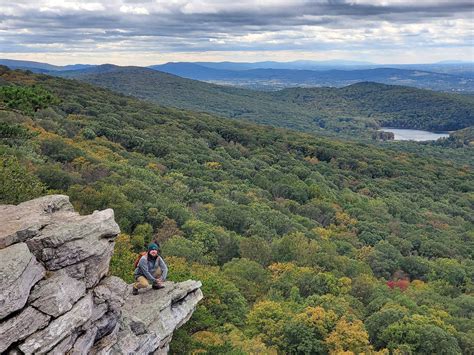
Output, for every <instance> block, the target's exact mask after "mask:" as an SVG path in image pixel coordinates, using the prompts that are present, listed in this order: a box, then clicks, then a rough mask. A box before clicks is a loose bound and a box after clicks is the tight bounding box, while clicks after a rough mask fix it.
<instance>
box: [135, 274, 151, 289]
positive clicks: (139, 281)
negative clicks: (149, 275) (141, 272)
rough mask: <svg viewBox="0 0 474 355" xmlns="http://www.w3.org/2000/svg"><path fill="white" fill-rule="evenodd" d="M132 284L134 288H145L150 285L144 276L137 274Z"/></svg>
mask: <svg viewBox="0 0 474 355" xmlns="http://www.w3.org/2000/svg"><path fill="white" fill-rule="evenodd" d="M134 286H135V288H146V287H148V286H150V283H149V282H148V280H147V279H146V277H144V276H139V277H138V278H137V282H135V285H134Z"/></svg>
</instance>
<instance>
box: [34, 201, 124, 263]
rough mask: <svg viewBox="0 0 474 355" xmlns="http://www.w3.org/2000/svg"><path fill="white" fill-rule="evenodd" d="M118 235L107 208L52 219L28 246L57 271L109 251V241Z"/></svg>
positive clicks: (111, 214) (112, 215)
mask: <svg viewBox="0 0 474 355" xmlns="http://www.w3.org/2000/svg"><path fill="white" fill-rule="evenodd" d="M118 233H120V229H119V227H118V225H117V223H115V220H114V211H113V210H111V209H108V210H104V211H95V212H94V213H93V214H92V215H89V216H74V217H72V218H69V219H67V220H55V221H53V222H52V223H51V224H49V225H47V226H46V227H44V228H43V229H42V230H41V233H39V234H38V235H37V236H35V237H33V238H30V239H28V240H27V244H28V247H29V248H30V250H31V252H32V253H33V254H34V255H35V256H36V257H37V258H38V260H40V261H42V262H43V263H44V264H45V266H46V268H47V269H48V270H58V269H61V268H64V267H66V266H69V265H73V264H77V263H79V262H81V261H83V260H85V259H88V258H90V257H94V256H101V255H103V254H104V252H105V251H107V250H109V251H110V249H111V245H110V242H111V241H112V240H113V238H115V237H116V236H117V235H118ZM112 248H113V246H112Z"/></svg>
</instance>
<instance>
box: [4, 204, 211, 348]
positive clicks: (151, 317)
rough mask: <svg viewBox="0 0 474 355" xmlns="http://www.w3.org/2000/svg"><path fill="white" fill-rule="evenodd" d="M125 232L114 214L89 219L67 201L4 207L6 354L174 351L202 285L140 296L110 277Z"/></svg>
mask: <svg viewBox="0 0 474 355" xmlns="http://www.w3.org/2000/svg"><path fill="white" fill-rule="evenodd" d="M119 232H120V230H119V227H118V225H117V223H116V222H115V220H114V213H113V211H112V210H110V209H109V210H104V211H95V212H94V213H92V214H91V215H87V216H81V215H79V214H78V213H76V212H74V209H73V207H72V205H71V203H70V202H69V198H68V197H67V196H63V195H52V196H45V197H42V198H39V199H35V200H32V201H28V202H24V203H21V204H19V205H17V206H11V205H7V206H0V353H6V354H70V355H72V354H77V355H78V354H117V353H127V354H128V353H138V354H141V353H153V352H155V353H160V354H165V353H166V352H167V350H168V348H169V342H170V341H171V338H172V335H173V331H174V330H175V329H176V328H177V327H179V326H181V325H182V324H183V323H184V322H185V321H187V320H188V319H189V317H191V315H192V313H193V311H194V308H195V307H196V305H197V303H198V302H199V300H200V299H201V298H202V293H201V290H200V286H201V283H200V282H198V281H186V282H182V283H173V282H167V283H166V288H165V289H162V290H152V289H151V288H150V289H148V290H141V291H140V294H139V295H138V296H132V295H131V285H127V284H126V283H125V282H124V281H123V280H121V279H120V278H118V277H114V276H107V274H108V271H109V263H110V259H111V257H112V254H113V248H114V238H115V237H116V236H117V235H118V233H119ZM171 272H172V271H171Z"/></svg>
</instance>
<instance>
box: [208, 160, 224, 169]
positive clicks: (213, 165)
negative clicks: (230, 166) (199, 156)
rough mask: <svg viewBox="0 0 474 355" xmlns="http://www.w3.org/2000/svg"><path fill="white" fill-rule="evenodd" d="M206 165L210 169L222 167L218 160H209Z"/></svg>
mask: <svg viewBox="0 0 474 355" xmlns="http://www.w3.org/2000/svg"><path fill="white" fill-rule="evenodd" d="M204 166H205V167H206V168H208V169H220V168H221V163H219V162H217V161H208V162H207V163H205V164H204Z"/></svg>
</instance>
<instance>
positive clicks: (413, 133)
mask: <svg viewBox="0 0 474 355" xmlns="http://www.w3.org/2000/svg"><path fill="white" fill-rule="evenodd" d="M380 131H384V132H392V133H393V134H394V135H395V140H396V141H417V142H422V141H435V140H437V139H438V138H444V137H449V134H448V133H434V132H428V131H419V130H416V129H400V128H389V127H382V128H381V129H380Z"/></svg>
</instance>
